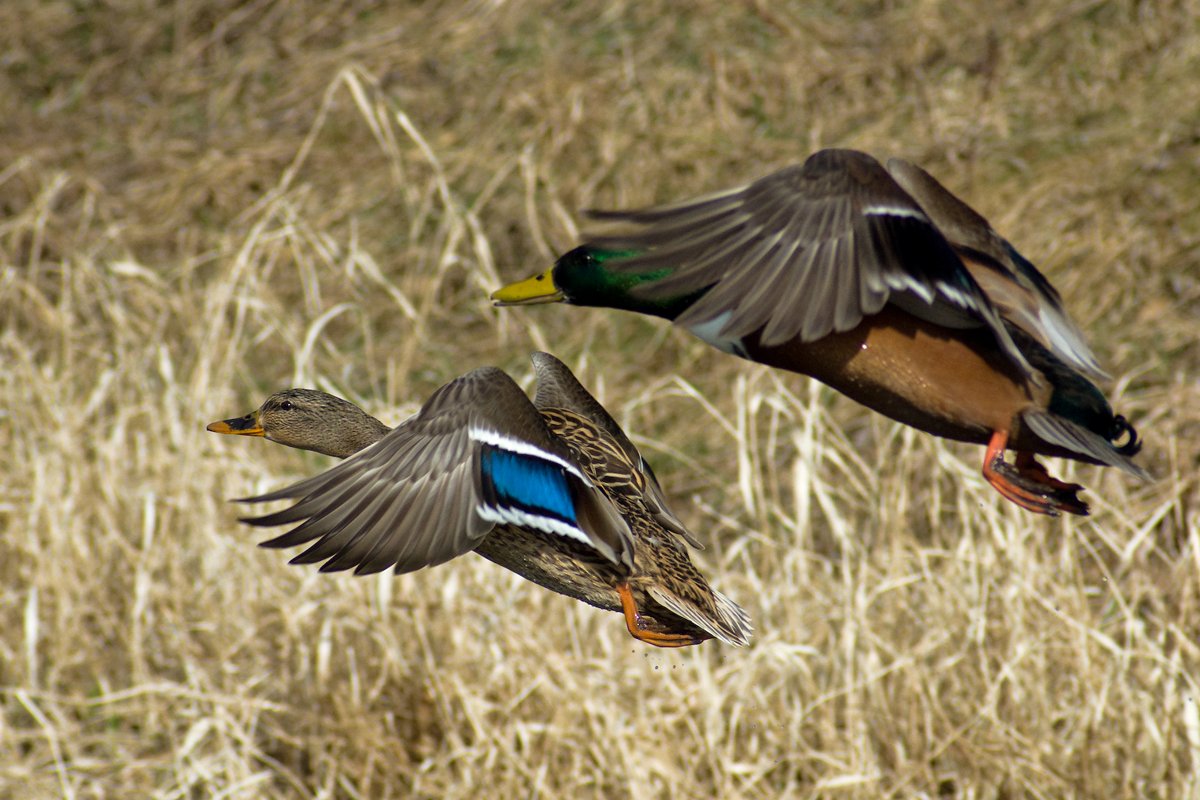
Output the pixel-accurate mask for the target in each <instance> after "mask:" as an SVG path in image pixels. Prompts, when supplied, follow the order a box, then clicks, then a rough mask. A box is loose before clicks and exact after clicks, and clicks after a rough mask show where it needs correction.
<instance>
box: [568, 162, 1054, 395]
mask: <svg viewBox="0 0 1200 800" xmlns="http://www.w3.org/2000/svg"><path fill="white" fill-rule="evenodd" d="M591 216H592V217H593V218H594V219H597V220H601V221H607V222H610V223H615V224H617V225H618V226H619V227H617V228H616V229H615V230H613V231H611V232H609V233H606V235H602V236H596V237H592V238H590V239H589V240H588V241H587V242H586V246H589V247H594V248H598V249H604V250H612V251H635V252H637V255H635V256H632V257H630V258H628V259H621V260H619V259H615V258H614V259H610V260H608V261H607V262H606V266H611V268H612V269H615V270H628V271H632V272H639V273H644V272H649V271H654V270H659V269H666V270H668V271H669V274H668V275H667V276H666V277H664V278H662V279H659V280H655V281H651V282H648V283H646V284H645V285H643V286H640V287H638V288H636V289H635V290H634V291H635V292H639V293H643V294H644V295H645V296H646V297H650V298H658V299H669V298H677V297H683V296H686V295H690V294H693V293H697V292H701V291H704V292H705V293H704V294H703V295H702V296H701V297H700V298H699V299H698V300H696V301H695V302H694V303H693V304H692V305H691V306H690V307H689V308H688V309H687V310H686V311H684V312H683V314H681V315H680V316H679V317H678V318H677V319H676V320H675V322H676V323H678V324H679V325H682V326H684V327H690V326H693V325H698V324H703V323H706V322H711V321H712V320H714V319H716V318H718V317H720V316H721V315H722V314H728V317H727V318H725V321H724V324H723V326H722V328H721V331H720V333H719V336H720V338H722V339H741V338H743V337H745V336H747V335H749V334H752V333H755V332H760V342H761V343H762V344H763V345H767V346H770V345H777V344H782V343H784V342H787V341H790V340H792V339H794V338H796V337H797V336H798V337H799V338H800V339H801V340H802V341H815V340H817V339H820V338H821V337H823V336H826V335H828V334H830V333H833V332H840V331H846V330H849V329H851V328H853V327H855V326H856V325H858V324H859V323H860V322H861V321H862V319H863V318H864V317H866V316H870V315H872V314H875V313H877V312H879V311H880V309H882V308H883V306H884V304H885V303H888V302H896V303H898V304H900V305H901V306H902V307H903V308H904V309H905V310H907V311H909V312H910V313H913V314H916V315H918V316H921V317H924V318H926V319H929V320H931V321H933V322H936V323H937V324H941V325H951V326H956V327H979V326H983V325H986V326H987V327H989V328H990V329H991V330H992V332H993V333H994V334H995V336H996V338H997V340H998V342H999V343H1000V345H1001V346H1002V347H1003V348H1004V350H1005V351H1006V352H1007V353H1008V355H1009V356H1010V357H1011V359H1012V360H1013V361H1014V362H1015V363H1016V364H1017V365H1018V366H1020V367H1021V368H1022V369H1024V370H1025V371H1026V372H1027V373H1031V372H1032V370H1031V368H1030V367H1029V365H1028V363H1027V362H1026V361H1025V359H1024V357H1023V356H1022V355H1021V353H1020V351H1019V350H1018V349H1017V348H1016V346H1015V345H1014V344H1013V343H1012V340H1011V339H1010V338H1009V336H1008V334H1007V332H1006V331H1005V329H1004V325H1003V323H1002V322H1001V320H1000V316H999V313H998V312H997V310H996V308H995V306H993V305H992V303H991V302H990V301H989V300H988V298H987V296H986V295H985V294H984V293H983V291H982V290H981V289H980V288H979V285H978V284H977V283H976V282H975V280H974V278H972V277H971V274H970V273H969V272H968V271H967V269H966V268H965V267H964V265H963V264H962V262H961V261H960V260H959V258H958V256H957V255H956V254H955V252H954V249H953V248H952V247H951V246H950V244H949V243H948V242H947V241H946V239H945V237H944V236H943V235H942V234H941V233H940V232H939V231H938V228H937V227H936V226H935V225H934V224H933V223H932V222H931V221H930V219H929V217H928V216H927V215H926V214H925V212H924V211H923V210H922V208H921V206H920V205H918V204H917V202H916V201H915V200H913V198H912V197H910V196H909V195H908V194H907V193H906V192H905V191H904V190H903V189H901V188H900V186H899V185H897V183H896V182H895V181H894V180H893V179H892V178H891V176H889V175H888V173H887V171H886V170H885V169H884V168H883V166H882V165H881V164H880V163H879V162H878V161H876V160H875V159H874V158H872V157H871V156H869V155H867V154H865V153H860V152H857V151H853V150H822V151H820V152H817V153H815V154H813V155H812V156H811V157H809V159H808V160H807V161H806V162H805V163H804V164H803V165H800V166H792V167H787V168H785V169H783V170H780V171H779V172H776V173H774V174H772V175H768V176H767V177H765V178H762V179H760V180H758V181H755V182H754V183H752V184H750V185H748V186H746V187H744V188H741V189H738V190H733V191H728V192H723V193H721V194H717V195H712V196H710V197H705V198H700V199H698V200H694V201H690V202H684V203H677V204H675V205H672V206H667V207H663V208H653V209H644V210H639V211H606V212H591ZM705 290H707V291H705Z"/></svg>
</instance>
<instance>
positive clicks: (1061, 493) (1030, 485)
mask: <svg viewBox="0 0 1200 800" xmlns="http://www.w3.org/2000/svg"><path fill="white" fill-rule="evenodd" d="M1007 444H1008V431H996V432H995V433H993V434H992V439H991V441H990V442H989V443H988V449H987V455H986V456H984V461H983V477H984V479H985V480H986V481H987V482H988V483H990V484H991V485H992V487H993V488H995V490H996V491H998V492H999V493H1000V494H1001V495H1003V496H1004V497H1005V498H1007V499H1008V500H1011V501H1012V502H1014V503H1016V504H1017V505H1019V506H1020V507H1021V508H1024V509H1026V510H1027V511H1032V512H1034V513H1035V514H1048V515H1049V516H1052V517H1057V516H1058V515H1059V514H1061V513H1064V512H1065V513H1067V514H1078V515H1080V516H1087V514H1088V505H1087V503H1085V502H1083V501H1082V500H1080V499H1079V496H1078V493H1079V492H1080V491H1082V490H1083V487H1082V486H1080V485H1079V484H1077V483H1066V482H1065V481H1060V480H1059V479H1057V478H1054V477H1052V476H1051V475H1050V473H1048V472H1047V471H1046V468H1045V467H1043V466H1042V465H1041V464H1039V463H1038V461H1037V459H1035V458H1034V457H1033V454H1032V453H1026V452H1020V453H1017V457H1016V463H1015V464H1009V463H1008V462H1007V461H1005V460H1004V449H1005V447H1006V446H1007Z"/></svg>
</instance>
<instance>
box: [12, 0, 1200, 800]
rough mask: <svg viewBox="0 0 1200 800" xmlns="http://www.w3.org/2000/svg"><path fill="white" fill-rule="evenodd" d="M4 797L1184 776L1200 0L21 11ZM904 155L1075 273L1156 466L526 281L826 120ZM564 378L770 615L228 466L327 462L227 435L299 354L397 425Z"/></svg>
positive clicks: (885, 786)
mask: <svg viewBox="0 0 1200 800" xmlns="http://www.w3.org/2000/svg"><path fill="white" fill-rule="evenodd" d="M0 70H2V77H0V108H2V109H4V112H3V114H2V115H0V365H2V368H0V452H2V453H3V454H4V458H3V459H2V460H0V630H2V631H3V634H2V635H0V796H4V797H14V798H40V797H59V796H63V797H72V798H74V797H81V798H82V797H97V798H99V797H141V796H152V797H164V798H165V797H201V796H203V797H208V796H221V797H231V798H258V797H288V798H291V797H303V798H309V797H313V798H316V797H321V798H324V797H339V798H340V797H346V798H356V797H477V796H481V793H487V794H490V795H491V796H503V797H514V796H521V797H539V796H545V797H565V796H572V797H611V796H629V797H635V798H659V797H680V798H692V797H717V796H720V797H750V798H774V797H863V798H867V797H914V796H916V797H947V798H949V797H972V798H1011V797H1053V798H1062V797H1130V798H1134V797H1137V798H1145V797H1161V798H1168V797H1184V796H1191V795H1194V794H1195V793H1197V792H1200V709H1198V708H1197V705H1196V703H1197V697H1198V692H1200V686H1198V685H1197V682H1198V678H1197V676H1198V675H1200V650H1198V648H1197V641H1198V640H1200V530H1198V528H1200V524H1198V522H1200V505H1198V501H1200V498H1198V488H1197V465H1198V460H1200V386H1198V383H1197V375H1198V374H1200V372H1198V369H1197V368H1198V360H1200V348H1198V346H1197V332H1198V330H1200V325H1198V323H1200V265H1198V258H1197V254H1198V253H1200V214H1198V213H1197V211H1198V208H1200V81H1198V80H1197V76H1198V75H1200V24H1198V17H1197V9H1196V8H1195V6H1194V4H1191V3H1187V2H1105V1H1104V0H1079V1H1076V2H1049V3H1040V4H1031V3H1025V2H1017V1H1016V0H1012V1H1005V0H1001V2H995V3H990V4H987V5H979V4H975V3H969V2H963V0H926V1H925V2H916V1H915V0H914V1H913V2H832V1H829V2H815V3H812V2H805V3H773V2H765V1H762V0H743V1H742V2H734V3H725V2H697V3H691V4H687V5H686V6H684V5H681V4H675V3H668V2H656V1H654V0H647V1H646V2H606V3H596V2H577V3H562V2H539V1H537V0H526V1H522V0H515V1H513V2H464V1H461V0H460V1H451V2H443V3H378V2H353V1H348V2H302V1H301V2H280V1H279V0H252V1H251V2H232V1H230V0H208V1H207V2H196V3H182V2H177V3H168V2H148V1H142V2H132V1H131V2H121V1H120V0H117V1H115V2H83V1H80V2H53V1H50V2H37V1H36V0H13V1H11V2H6V3H4V4H3V5H0ZM827 146H839V147H854V148H859V149H864V150H867V151H870V152H872V153H874V154H876V155H879V156H887V155H900V156H903V157H906V158H909V159H912V160H915V161H917V162H919V163H921V164H923V165H924V166H926V167H927V168H928V169H930V170H931V171H932V172H933V173H934V174H935V175H937V176H938V177H939V178H940V179H941V180H942V181H943V182H945V183H946V184H947V185H948V186H949V187H950V188H952V189H953V190H954V191H956V192H957V193H959V194H960V195H962V196H963V197H964V198H966V199H968V200H969V201H970V202H971V203H972V204H973V205H974V206H975V207H976V208H978V209H979V210H980V211H981V212H983V213H984V214H985V215H987V216H988V217H989V218H990V219H991V220H992V222H993V224H994V225H995V226H996V227H997V228H998V229H999V230H1000V231H1002V232H1003V233H1004V234H1005V235H1006V236H1007V237H1008V238H1009V239H1011V240H1012V241H1013V242H1015V243H1016V244H1017V246H1018V247H1019V248H1020V249H1021V250H1022V251H1023V252H1024V253H1025V254H1027V255H1028V256H1030V257H1031V258H1032V259H1033V260H1034V261H1035V262H1036V263H1037V264H1038V265H1039V266H1040V267H1042V268H1043V270H1044V271H1045V272H1046V273H1047V275H1048V276H1049V277H1050V278H1051V280H1052V281H1053V282H1054V283H1055V285H1056V286H1057V287H1058V288H1059V290H1060V291H1061V292H1062V294H1063V296H1064V298H1065V300H1066V304H1067V307H1068V309H1069V310H1070V312H1071V313H1072V314H1073V315H1074V317H1075V318H1076V319H1077V320H1078V322H1079V323H1080V325H1081V327H1082V328H1083V329H1084V330H1085V331H1087V332H1088V333H1089V334H1090V336H1091V342H1092V344H1093V346H1094V349H1095V350H1096V352H1097V354H1098V355H1099V357H1100V359H1101V361H1102V363H1103V364H1104V365H1105V366H1106V367H1107V368H1108V369H1109V371H1110V372H1111V373H1112V375H1113V381H1112V383H1111V385H1109V386H1108V387H1106V388H1107V389H1108V390H1109V391H1110V397H1111V398H1112V399H1113V401H1114V405H1115V406H1116V408H1117V409H1118V410H1119V411H1121V412H1122V413H1124V414H1126V415H1127V416H1129V417H1130V418H1131V419H1132V420H1133V421H1134V422H1135V424H1137V425H1138V427H1139V430H1140V431H1141V432H1142V434H1143V435H1144V437H1145V439H1146V448H1145V451H1144V456H1143V463H1144V464H1145V465H1146V466H1147V468H1149V469H1150V470H1151V471H1152V472H1153V473H1154V475H1155V476H1156V478H1157V480H1156V482H1154V483H1152V484H1149V485H1138V484H1136V483H1135V482H1133V481H1130V480H1129V479H1127V478H1126V477H1125V476H1122V475H1119V474H1115V473H1113V471H1111V470H1110V471H1105V472H1101V471H1100V470H1098V469H1096V468H1093V467H1084V466H1079V465H1056V466H1055V471H1056V472H1060V473H1063V476H1064V477H1067V478H1068V479H1071V476H1074V479H1077V480H1079V481H1080V482H1082V483H1084V484H1085V485H1087V486H1088V487H1089V492H1088V493H1087V495H1086V498H1087V499H1088V500H1089V502H1091V503H1092V506H1093V514H1094V515H1093V516H1092V517H1090V518H1087V519H1082V520H1074V519H1072V520H1057V521H1054V520H1046V519H1038V518H1034V517H1032V516H1031V515H1029V514H1026V513H1024V512H1022V511H1020V510H1019V509H1016V508H1015V507H1012V506H1011V505H1008V504H1005V503H1004V502H1003V501H1002V500H1000V498H999V497H998V496H997V495H996V494H995V493H994V492H992V491H991V490H990V489H989V488H987V487H986V485H985V484H984V483H983V481H982V479H981V478H980V477H979V476H978V474H977V473H978V460H979V452H978V449H977V448H971V447H966V446H960V445H954V444H948V443H945V442H940V441H935V440H933V439H932V438H931V437H927V436H924V435H921V434H917V433H915V432H914V431H911V430H908V429H903V428H900V427H898V426H895V425H893V424H892V423H890V422H888V421H887V420H884V419H882V418H881V417H878V416H876V415H872V414H870V413H868V412H866V411H864V410H863V409H861V408H859V407H857V406H855V405H854V404H853V403H850V402H848V401H846V400H844V399H843V398H840V397H838V396H836V395H835V394H833V393H832V392H831V391H829V390H827V389H824V388H822V387H819V386H817V385H815V384H813V383H811V382H809V381H806V380H804V379H802V378H799V377H798V376H791V375H784V374H781V373H774V374H773V373H771V372H769V371H766V370H764V369H761V368H758V367H755V366H753V365H749V364H745V363H741V362H738V361H736V360H734V359H729V358H728V357H725V356H723V355H721V354H720V353H717V352H715V351H713V350H711V349H710V348H706V347H705V346H704V345H702V344H700V343H699V342H696V341H693V340H690V339H688V338H686V337H684V336H683V335H682V334H681V333H679V332H677V331H673V330H671V329H670V328H669V327H667V326H665V325H662V324H658V323H656V322H654V321H652V320H647V319H642V318H637V317H633V316H631V315H620V314H617V313H616V312H608V311H603V310H590V309H567V308H562V307H547V308H534V309H508V310H497V309H493V308H491V306H490V305H489V303H488V301H487V292H488V291H490V290H491V289H494V288H496V287H497V286H499V285H500V284H501V283H502V282H503V281H505V280H509V279H514V278H518V277H523V276H525V275H526V274H529V273H532V272H533V271H535V270H540V269H542V268H544V266H546V265H547V264H548V263H549V262H550V260H551V259H552V258H553V257H554V255H555V254H556V253H558V252H561V251H562V250H564V249H566V248H568V247H570V246H571V245H572V244H573V243H574V241H575V239H576V234H577V225H578V223H579V219H580V217H579V215H578V211H579V210H580V209H583V208H588V207H619V206H629V205H640V204H646V203H652V202H661V201H667V200H671V199H675V198H680V197H684V196H688V195H691V194H697V193H701V192H706V191H711V190H714V189H718V188H722V187H725V186H731V185H735V184H738V183H741V182H745V181H748V180H750V179H753V178H755V177H758V176H760V175H762V174H765V173H766V172H769V171H771V170H773V169H776V168H778V167H781V166H783V165H785V164H788V163H792V162H796V161H799V160H802V159H803V158H804V157H806V156H807V155H808V154H809V153H810V152H811V151H813V150H814V149H817V148H820V147H827ZM534 348H540V349H547V350H550V351H552V352H554V353H556V354H557V355H559V356H560V357H562V358H563V359H564V360H566V361H567V362H568V364H570V365H571V366H572V367H573V368H575V369H576V370H577V372H578V374H579V376H580V378H581V379H582V380H583V381H584V383H585V384H586V385H588V386H589V387H590V388H591V389H592V390H593V391H594V392H595V393H596V394H597V395H598V396H599V397H601V399H602V400H603V401H604V402H605V403H606V404H607V405H608V407H609V408H610V409H611V410H612V411H613V413H614V414H615V415H616V416H617V417H618V419H619V420H620V421H621V422H622V423H623V424H624V425H625V426H626V428H627V429H628V430H629V431H630V432H631V433H632V434H634V435H635V440H636V441H637V442H638V444H639V446H641V447H642V449H643V451H644V453H645V454H646V455H647V457H648V458H649V459H650V460H651V461H652V462H653V464H654V466H655V469H656V471H657V472H658V473H659V476H660V477H661V478H662V480H663V483H664V485H665V486H666V488H667V491H668V493H669V495H670V497H671V498H672V500H673V503H674V505H675V507H676V510H677V511H678V512H679V514H680V516H681V517H682V518H683V519H684V520H685V521H686V522H688V523H689V524H690V526H691V527H692V528H693V530H695V531H696V532H697V534H698V535H699V536H700V538H701V539H702V540H703V541H705V542H706V543H707V544H708V547H707V549H706V550H705V551H704V552H701V553H698V554H697V560H698V561H699V562H700V563H701V565H702V567H703V568H704V569H705V571H706V572H707V573H708V574H709V575H710V577H712V578H713V582H714V583H715V584H716V585H717V586H718V587H719V588H721V589H722V590H723V591H725V592H727V593H728V594H730V595H731V596H732V597H734V598H735V599H737V600H738V601H739V602H740V603H742V604H743V605H744V606H745V607H746V608H747V609H748V610H749V611H750V613H751V615H752V616H753V617H754V619H755V623H756V627H757V631H758V633H757V637H756V640H755V642H754V643H753V644H752V646H751V647H750V648H748V649H746V650H733V649H731V648H725V647H721V646H718V645H715V644H705V645H703V646H701V647H699V648H690V649H688V650H685V651H680V652H661V651H651V649H650V648H646V647H644V646H642V645H640V644H637V643H635V642H632V640H630V639H629V638H628V637H627V635H626V633H625V632H624V627H623V625H622V623H621V621H620V620H619V618H618V617H616V616H615V615H611V614H606V613H604V612H599V611H595V610H592V609H589V608H585V607H582V606H580V605H579V604H576V603H572V602H570V601H568V600H565V599H563V598H559V597H556V596H553V595H550V594H548V593H546V592H543V591H541V590H540V589H538V588H537V587H534V586H533V585H531V584H527V583H524V582H522V581H520V580H519V579H517V578H515V577H514V576H511V575H509V574H507V573H504V572H502V571H500V570H499V569H498V568H495V567H493V566H492V565H490V564H487V563H486V562H484V561H483V560H482V559H478V558H475V557H469V558H465V559H460V560H459V561H457V562H454V563H451V564H448V565H445V566H442V567H439V568H437V569H436V570H433V571H428V572H421V573H417V574H414V575H408V576H402V577H394V576H380V577H378V578H370V579H355V578H353V577H350V576H345V575H338V576H325V575H317V574H316V573H315V572H314V571H313V570H312V569H305V568H296V567H288V566H287V565H286V563H285V561H286V559H285V558H284V557H283V554H280V553H277V552H263V551H258V550H256V549H255V548H254V547H253V544H254V541H255V538H254V534H253V533H252V532H251V531H248V530H245V529H244V528H242V527H241V526H239V525H238V524H237V522H236V520H235V517H236V511H235V510H234V509H231V508H230V507H229V506H228V505H227V504H226V503H225V500H226V499H227V498H230V497H240V496H245V495H248V494H251V493H254V492H255V491H258V490H261V489H266V488H268V487H274V486H278V485H280V484H281V483H282V482H283V481H285V480H288V479H291V478H295V477H298V476H300V475H306V474H311V473H313V472H314V471H316V470H318V469H322V468H324V467H325V466H327V465H328V464H329V461H328V460H327V459H324V458H321V457H317V456H313V455H310V454H301V453H297V452H294V451H291V452H289V451H284V450H283V449H282V448H278V447H273V446H271V445H268V444H266V443H264V442H260V441H242V440H220V441H218V440H217V438H218V437H214V436H212V435H210V434H206V433H205V432H204V430H203V428H204V424H205V423H207V422H209V421H211V420H214V419H218V418H223V417H229V416H233V415H235V414H242V413H245V412H246V411H248V410H250V408H252V407H255V406H257V404H258V403H259V402H260V401H261V399H262V398H263V397H264V396H265V395H266V394H267V393H269V392H270V391H273V390H275V389H278V388H282V387H284V386H289V385H308V386H318V387H321V388H325V389H328V390H331V391H334V392H336V393H339V394H341V395H343V396H346V397H348V398H350V399H352V400H355V401H356V402H360V403H362V404H364V405H366V406H367V407H368V408H370V409H371V410H373V411H375V412H377V413H379V414H380V415H381V416H382V417H383V418H385V419H386V420H387V421H389V422H396V421H398V420H399V419H401V418H402V417H403V416H404V415H405V414H407V413H410V412H411V411H413V410H414V409H415V408H416V406H417V405H418V404H419V403H420V402H421V401H422V400H423V399H424V398H425V397H427V396H428V394H429V393H430V392H431V391H432V390H433V389H434V388H435V387H436V386H438V385H440V384H442V383H444V382H445V381H447V380H449V379H450V378H452V377H454V376H456V375H458V374H461V373H463V372H465V371H467V370H468V369H471V368H473V367H475V366H479V365H482V364H496V365H499V366H502V367H504V368H506V369H508V370H509V371H510V372H512V374H514V375H515V376H517V377H518V378H519V379H520V380H522V381H525V382H526V383H527V382H528V379H529V367H528V364H527V361H526V354H527V353H528V352H529V351H530V350H531V349H534Z"/></svg>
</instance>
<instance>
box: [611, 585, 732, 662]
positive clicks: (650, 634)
mask: <svg viewBox="0 0 1200 800" xmlns="http://www.w3.org/2000/svg"><path fill="white" fill-rule="evenodd" d="M617 594H618V595H620V597H621V610H622V611H623V612H624V613H625V627H626V628H628V629H629V635H630V636H632V637H633V638H635V639H637V640H638V641H640V642H645V643H646V644H652V645H654V646H655V647H688V646H689V645H693V644H700V643H701V642H704V641H707V640H708V638H709V637H707V636H705V637H696V636H692V635H690V634H686V633H668V632H666V631H661V630H650V629H648V628H647V626H646V623H645V620H644V619H643V618H642V615H641V614H640V613H638V608H637V603H636V602H635V601H634V599H633V591H632V590H631V589H630V588H629V583H628V582H622V583H620V584H618V585H617Z"/></svg>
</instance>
